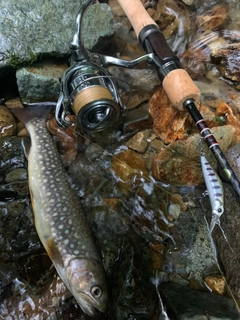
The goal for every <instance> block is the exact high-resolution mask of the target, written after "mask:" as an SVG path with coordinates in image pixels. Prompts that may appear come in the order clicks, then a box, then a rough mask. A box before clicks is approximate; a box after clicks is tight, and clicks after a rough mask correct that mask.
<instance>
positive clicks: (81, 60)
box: [55, 0, 153, 132]
mask: <svg viewBox="0 0 240 320" xmlns="http://www.w3.org/2000/svg"><path fill="white" fill-rule="evenodd" d="M94 3H95V0H88V1H86V2H85V3H84V4H83V6H82V7H81V9H80V11H79V13H78V15H77V18H76V31H75V34H74V36H73V39H72V42H71V44H70V51H71V58H70V67H69V69H67V70H66V71H65V72H64V73H63V75H62V77H61V91H60V94H59V98H58V101H57V106H56V113H55V116H56V121H57V123H58V125H59V126H61V127H65V128H67V127H69V126H70V125H71V124H72V122H71V121H70V119H69V117H68V115H70V114H75V115H76V117H77V123H78V125H79V127H80V128H81V129H83V130H84V131H87V132H93V131H100V130H103V129H105V128H107V127H110V126H112V125H113V124H114V123H115V122H116V121H117V120H118V118H119V117H120V116H121V115H122V114H123V113H124V107H123V103H122V101H121V98H120V91H121V89H123V88H124V89H123V90H122V91H124V92H125V93H126V89H125V88H126V84H127V87H128V89H129V92H128V93H129V96H130V92H131V87H130V85H129V83H127V82H126V81H125V80H123V79H119V78H116V77H113V76H112V75H111V73H109V72H108V71H107V70H106V68H107V67H110V66H118V67H124V68H134V67H136V66H138V65H139V64H141V63H142V62H147V63H148V62H149V63H151V62H152V61H153V55H152V53H149V54H147V55H144V56H142V57H140V58H138V59H135V60H131V61H126V60H122V59H118V58H115V57H110V56H105V55H100V54H97V53H89V52H88V51H87V50H86V49H85V48H84V46H83V44H82V43H81V36H80V31H81V22H82V17H83V13H84V11H85V10H86V9H87V8H88V6H89V5H90V4H94ZM123 83H124V85H123ZM122 85H123V86H122ZM125 96H126V94H125ZM129 96H128V98H129Z"/></svg>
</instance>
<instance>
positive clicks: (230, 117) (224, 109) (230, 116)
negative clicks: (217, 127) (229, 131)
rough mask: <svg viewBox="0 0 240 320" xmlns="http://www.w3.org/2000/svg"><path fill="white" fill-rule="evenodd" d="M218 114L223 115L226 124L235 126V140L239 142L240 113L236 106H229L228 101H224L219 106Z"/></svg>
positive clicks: (218, 115)
mask: <svg viewBox="0 0 240 320" xmlns="http://www.w3.org/2000/svg"><path fill="white" fill-rule="evenodd" d="M216 116H217V117H222V118H223V121H224V123H225V124H227V125H231V126H233V127H234V128H235V130H236V132H235V142H236V143H239V142H240V141H239V126H240V115H239V113H238V112H237V110H236V109H235V108H234V107H231V106H229V105H228V104H227V103H225V102H222V103H220V104H219V105H218V107H217V110H216Z"/></svg>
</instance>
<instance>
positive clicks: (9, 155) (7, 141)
mask: <svg viewBox="0 0 240 320" xmlns="http://www.w3.org/2000/svg"><path fill="white" fill-rule="evenodd" d="M21 141H22V140H21V138H18V137H10V138H8V137H7V138H1V139H0V161H1V167H0V176H1V179H0V190H1V200H3V199H4V198H9V197H14V196H17V197H19V196H20V197H24V196H26V195H28V193H29V191H28V182H27V179H26V176H25V174H23V175H22V174H21V175H20V176H16V175H15V178H16V179H15V178H14V179H13V177H12V178H10V180H11V181H9V180H8V179H9V178H7V181H6V177H7V176H8V177H9V175H10V177H11V175H12V174H13V173H14V171H15V170H17V171H15V173H17V172H18V173H19V170H20V173H21V172H22V173H23V172H26V168H27V160H26V158H25V154H24V151H23V149H22V145H21ZM12 171H13V173H11V172H12ZM24 177H25V178H24ZM19 178H20V179H19Z"/></svg>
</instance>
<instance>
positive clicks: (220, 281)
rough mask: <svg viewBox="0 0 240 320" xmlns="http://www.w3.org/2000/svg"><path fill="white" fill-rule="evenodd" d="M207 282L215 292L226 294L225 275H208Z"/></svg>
mask: <svg viewBox="0 0 240 320" xmlns="http://www.w3.org/2000/svg"><path fill="white" fill-rule="evenodd" d="M205 283H206V285H207V286H208V288H210V289H211V290H212V292H213V293H217V294H221V295H222V294H224V293H225V291H226V289H225V279H224V277H223V276H221V277H220V276H218V277H214V276H208V277H206V278H205Z"/></svg>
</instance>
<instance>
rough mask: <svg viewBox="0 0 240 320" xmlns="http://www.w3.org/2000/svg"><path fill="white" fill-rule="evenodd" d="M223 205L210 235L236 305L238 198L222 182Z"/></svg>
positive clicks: (239, 300) (239, 277)
mask: <svg viewBox="0 0 240 320" xmlns="http://www.w3.org/2000/svg"><path fill="white" fill-rule="evenodd" d="M224 193H225V206H224V209H225V211H224V214H223V215H222V216H221V219H220V223H221V228H222V229H220V228H218V227H216V228H215V229H214V230H213V233H212V236H213V240H214V244H215V246H216V247H217V248H218V251H217V254H218V259H219V263H220V265H221V266H222V271H223V272H224V276H225V280H226V283H227V288H226V289H227V292H228V295H229V296H230V297H231V296H234V298H235V299H236V302H237V303H238V305H239V304H240V290H239V288H240V275H239V261H240V257H239V250H238V248H239V245H240V234H239V215H240V207H239V199H237V198H236V195H235V193H234V191H233V190H232V188H231V186H230V185H228V184H224ZM209 219H210V217H209Z"/></svg>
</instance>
